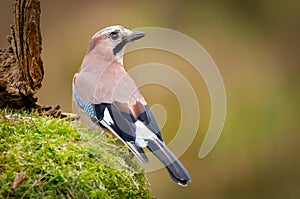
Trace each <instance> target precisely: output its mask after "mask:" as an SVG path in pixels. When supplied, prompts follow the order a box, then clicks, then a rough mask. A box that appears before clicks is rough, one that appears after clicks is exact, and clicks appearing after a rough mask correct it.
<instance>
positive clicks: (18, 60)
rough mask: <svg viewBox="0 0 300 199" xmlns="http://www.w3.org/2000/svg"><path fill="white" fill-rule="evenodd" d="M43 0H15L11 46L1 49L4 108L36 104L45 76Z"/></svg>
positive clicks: (0, 86) (0, 104)
mask: <svg viewBox="0 0 300 199" xmlns="http://www.w3.org/2000/svg"><path fill="white" fill-rule="evenodd" d="M40 14H41V9H40V0H13V25H12V26H11V35H10V36H8V40H9V42H10V47H9V48H6V49H0V108H3V107H10V108H15V109H19V108H26V109H31V108H35V107H37V106H38V105H37V104H36V101H37V98H36V97H35V96H34V94H36V92H37V91H38V89H39V88H41V85H42V84H41V83H42V80H43V76H44V69H43V61H42V59H41V51H42V37H41V31H40Z"/></svg>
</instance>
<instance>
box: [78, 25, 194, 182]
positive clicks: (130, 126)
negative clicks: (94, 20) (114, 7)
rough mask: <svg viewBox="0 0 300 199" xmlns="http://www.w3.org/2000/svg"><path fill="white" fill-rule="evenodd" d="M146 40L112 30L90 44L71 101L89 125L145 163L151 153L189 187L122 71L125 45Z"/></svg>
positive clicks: (183, 171) (120, 29)
mask: <svg viewBox="0 0 300 199" xmlns="http://www.w3.org/2000/svg"><path fill="white" fill-rule="evenodd" d="M144 35H145V34H144V33H143V32H133V31H130V30H127V29H126V28H123V27H122V26H111V27H107V28H105V29H103V30H101V31H99V32H97V33H96V34H95V35H94V36H93V37H92V39H91V41H90V43H89V46H88V49H87V52H86V55H85V57H84V59H83V62H82V65H81V69H80V71H79V73H76V74H75V75H74V78H73V99H74V102H75V105H76V107H77V108H78V109H79V112H82V113H83V114H84V115H83V116H81V117H82V118H88V120H89V121H88V122H89V123H90V122H94V123H96V124H97V125H100V126H102V127H105V128H107V129H108V130H110V131H111V132H112V133H113V134H114V135H115V136H117V137H118V138H119V139H120V140H121V141H123V142H124V143H125V144H126V145H127V146H128V147H129V148H130V150H131V151H132V153H133V154H134V155H135V156H136V157H137V158H138V159H139V160H141V161H142V162H144V163H146V162H147V161H148V158H147V156H146V155H145V153H144V151H143V148H144V147H147V148H148V149H149V150H150V151H151V152H152V153H153V154H154V155H155V156H156V157H157V158H158V159H159V160H160V161H161V162H162V163H163V164H164V165H165V167H166V168H167V170H168V172H169V174H170V176H171V178H172V179H173V180H174V181H175V182H177V183H178V184H180V185H182V186H186V185H187V182H190V181H191V177H190V175H189V173H188V171H187V170H186V169H185V168H184V166H183V165H182V164H181V163H180V161H179V160H178V159H177V158H176V157H175V155H174V154H173V153H172V152H171V151H170V150H169V149H168V148H167V146H166V145H165V143H164V142H163V139H162V136H161V133H160V130H159V127H158V125H157V123H156V121H155V118H154V116H153V114H152V113H151V110H150V108H149V106H148V105H147V103H146V101H145V99H144V97H143V96H142V95H141V93H140V92H139V90H138V87H137V86H136V84H135V82H134V81H133V80H132V79H131V77H130V76H129V75H128V73H127V72H126V71H125V69H124V67H123V54H124V49H125V45H126V44H127V43H128V42H130V41H134V40H137V39H140V38H142V37H143V36H144Z"/></svg>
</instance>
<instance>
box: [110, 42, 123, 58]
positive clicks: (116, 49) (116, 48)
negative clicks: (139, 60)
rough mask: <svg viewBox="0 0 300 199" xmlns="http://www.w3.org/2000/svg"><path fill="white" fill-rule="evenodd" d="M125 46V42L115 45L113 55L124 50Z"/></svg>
mask: <svg viewBox="0 0 300 199" xmlns="http://www.w3.org/2000/svg"><path fill="white" fill-rule="evenodd" d="M125 45H126V42H125V41H121V42H120V43H118V45H116V47H114V49H113V53H114V55H116V54H117V53H118V52H120V51H121V50H122V49H123V48H124V46H125Z"/></svg>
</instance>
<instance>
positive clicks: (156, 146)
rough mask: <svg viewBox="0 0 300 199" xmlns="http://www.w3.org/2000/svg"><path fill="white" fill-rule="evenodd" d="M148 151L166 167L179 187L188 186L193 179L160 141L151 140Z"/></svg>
mask: <svg viewBox="0 0 300 199" xmlns="http://www.w3.org/2000/svg"><path fill="white" fill-rule="evenodd" d="M147 141H148V149H149V150H150V151H151V152H152V153H153V154H154V155H155V156H156V157H157V158H158V159H159V160H160V161H161V162H162V163H163V164H164V165H165V167H166V168H167V170H168V172H169V174H170V176H171V178H172V179H173V180H174V181H175V182H176V183H177V184H179V185H181V186H186V185H187V183H188V182H191V181H192V178H191V176H190V174H189V173H188V171H187V170H186V168H185V167H184V166H183V165H182V164H181V162H180V161H179V160H178V159H177V158H176V156H175V155H174V154H173V153H172V152H171V151H170V150H169V149H168V148H167V146H166V145H165V144H164V143H163V142H162V141H160V140H159V139H149V140H147Z"/></svg>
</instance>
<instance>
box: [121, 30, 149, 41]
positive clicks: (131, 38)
mask: <svg viewBox="0 0 300 199" xmlns="http://www.w3.org/2000/svg"><path fill="white" fill-rule="evenodd" d="M144 36H145V33H144V32H140V31H135V32H133V33H132V34H131V35H128V36H125V37H123V41H124V42H125V43H128V42H131V41H134V40H138V39H140V38H142V37H144Z"/></svg>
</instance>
